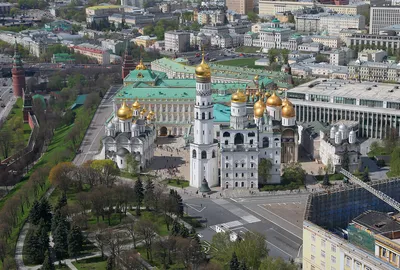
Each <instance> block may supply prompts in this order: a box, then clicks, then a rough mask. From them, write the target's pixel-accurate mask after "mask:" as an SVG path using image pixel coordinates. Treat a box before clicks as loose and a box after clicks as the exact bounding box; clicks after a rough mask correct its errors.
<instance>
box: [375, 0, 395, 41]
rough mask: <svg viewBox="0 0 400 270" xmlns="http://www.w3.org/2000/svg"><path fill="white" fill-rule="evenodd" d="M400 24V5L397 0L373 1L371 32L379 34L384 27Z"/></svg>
mask: <svg viewBox="0 0 400 270" xmlns="http://www.w3.org/2000/svg"><path fill="white" fill-rule="evenodd" d="M394 24H400V5H398V4H397V3H396V2H395V1H380V0H375V1H371V11H370V18H369V33H370V34H374V35H377V34H379V31H381V30H382V29H383V28H385V27H387V26H390V25H394Z"/></svg>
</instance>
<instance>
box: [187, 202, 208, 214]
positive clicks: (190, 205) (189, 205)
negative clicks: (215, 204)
mask: <svg viewBox="0 0 400 270" xmlns="http://www.w3.org/2000/svg"><path fill="white" fill-rule="evenodd" d="M186 205H187V206H188V207H190V208H192V209H193V210H196V211H197V212H199V213H200V212H202V211H203V210H204V209H206V208H207V207H206V206H204V207H203V208H201V209H200V210H197V208H194V207H193V206H198V205H195V204H188V203H187V204H186ZM192 205H193V206H192Z"/></svg>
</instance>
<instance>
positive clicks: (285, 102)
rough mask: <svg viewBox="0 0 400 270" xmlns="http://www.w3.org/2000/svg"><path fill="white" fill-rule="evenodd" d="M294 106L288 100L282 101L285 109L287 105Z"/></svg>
mask: <svg viewBox="0 0 400 270" xmlns="http://www.w3.org/2000/svg"><path fill="white" fill-rule="evenodd" d="M289 104H290V105H293V104H292V102H290V100H289V99H288V98H284V99H283V100H282V107H285V106H286V105H289Z"/></svg>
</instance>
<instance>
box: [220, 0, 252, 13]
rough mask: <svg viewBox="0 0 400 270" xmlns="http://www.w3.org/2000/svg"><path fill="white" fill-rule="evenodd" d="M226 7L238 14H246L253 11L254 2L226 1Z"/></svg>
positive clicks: (247, 0) (249, 0)
mask: <svg viewBox="0 0 400 270" xmlns="http://www.w3.org/2000/svg"><path fill="white" fill-rule="evenodd" d="M226 6H227V7H228V10H233V11H235V12H237V13H239V14H247V13H248V12H249V11H253V8H254V2H253V0H226Z"/></svg>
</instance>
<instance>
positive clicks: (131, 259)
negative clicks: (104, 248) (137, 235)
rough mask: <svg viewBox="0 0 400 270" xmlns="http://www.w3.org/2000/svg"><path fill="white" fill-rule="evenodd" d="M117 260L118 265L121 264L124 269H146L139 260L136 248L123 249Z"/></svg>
mask: <svg viewBox="0 0 400 270" xmlns="http://www.w3.org/2000/svg"><path fill="white" fill-rule="evenodd" d="M117 260H118V258H117ZM119 260H120V261H121V262H120V265H123V268H124V269H126V270H142V269H146V268H145V267H144V266H143V265H142V263H141V262H140V254H139V253H138V252H137V251H136V250H127V251H123V252H122V253H121V256H120V259H119Z"/></svg>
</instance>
